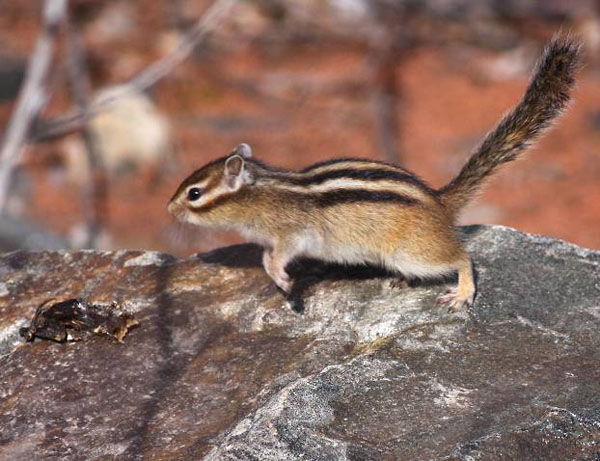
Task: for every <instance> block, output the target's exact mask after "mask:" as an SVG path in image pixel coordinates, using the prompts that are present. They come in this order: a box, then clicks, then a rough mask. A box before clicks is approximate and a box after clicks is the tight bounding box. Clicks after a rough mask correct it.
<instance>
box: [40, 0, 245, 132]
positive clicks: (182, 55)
mask: <svg viewBox="0 0 600 461" xmlns="http://www.w3.org/2000/svg"><path fill="white" fill-rule="evenodd" d="M237 1H239V0H216V1H215V2H214V3H213V4H212V5H211V6H210V7H209V8H208V9H207V10H206V12H205V13H204V14H203V15H202V16H201V17H200V19H198V21H197V22H196V24H195V25H194V26H193V27H192V28H191V29H190V30H189V31H188V32H187V33H186V35H185V36H184V38H183V39H182V41H181V43H180V44H179V46H178V47H177V48H176V49H175V50H174V51H173V52H172V53H171V54H169V55H167V56H165V57H163V58H161V59H159V60H158V61H156V62H154V63H152V64H150V65H149V66H148V67H147V68H146V69H144V70H143V71H142V72H140V73H139V74H138V75H137V76H135V77H133V78H132V79H130V80H129V81H128V82H126V84H124V85H122V86H121V88H123V90H122V91H120V92H118V93H115V94H114V95H113V96H112V97H111V98H110V99H106V100H103V101H100V102H97V103H95V104H93V105H91V106H90V107H88V108H87V110H85V111H84V110H82V109H81V108H80V107H77V108H74V109H72V110H70V111H69V112H67V113H66V114H65V115H62V116H58V117H54V118H52V119H50V120H46V121H43V122H38V123H37V124H36V126H35V128H34V131H33V133H32V136H31V140H32V141H36V142H42V141H47V140H50V139H54V138H57V137H61V136H64V135H66V134H69V133H72V132H74V131H76V130H79V129H81V127H82V126H84V125H85V123H86V122H87V120H88V119H89V117H91V116H93V115H95V114H97V113H99V112H101V111H103V110H106V109H107V108H109V107H110V106H111V105H112V104H113V103H114V102H115V101H117V100H118V99H119V98H121V97H123V96H126V95H128V94H130V93H134V92H141V91H144V90H146V89H148V88H150V87H152V86H153V85H155V84H156V83H157V82H158V81H159V80H161V79H162V78H164V77H166V76H167V75H168V74H169V73H171V72H172V71H173V69H174V68H175V67H176V66H177V65H178V64H179V63H181V62H182V61H184V60H185V59H186V58H187V57H188V56H189V55H190V54H191V53H192V51H193V50H194V48H195V47H196V46H197V45H198V43H200V41H201V40H203V39H204V38H205V37H206V36H207V35H208V34H210V33H211V32H213V31H214V30H215V29H216V28H217V26H218V25H219V24H220V23H221V21H222V20H223V19H224V17H225V15H226V14H227V13H228V12H229V11H230V10H231V8H232V7H233V5H234V4H235V3H236V2H237Z"/></svg>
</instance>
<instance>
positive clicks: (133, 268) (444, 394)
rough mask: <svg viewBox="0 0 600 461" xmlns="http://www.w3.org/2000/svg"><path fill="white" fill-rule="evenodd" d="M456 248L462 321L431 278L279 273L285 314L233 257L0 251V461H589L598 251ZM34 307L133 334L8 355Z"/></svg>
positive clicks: (297, 269) (19, 348) (490, 233)
mask: <svg viewBox="0 0 600 461" xmlns="http://www.w3.org/2000/svg"><path fill="white" fill-rule="evenodd" d="M465 236H466V238H467V239H468V246H469V249H470V252H471V254H472V256H473V259H474V262H475V267H476V273H477V277H478V287H479V294H478V296H477V298H476V301H475V305H474V307H473V308H472V309H471V311H470V312H469V313H468V314H466V313H463V314H448V313H447V312H446V311H444V310H443V309H442V308H440V307H438V306H436V304H435V298H436V296H437V295H438V294H440V292H442V291H443V290H444V289H445V282H428V283H422V284H413V286H411V287H409V288H404V289H400V288H395V287H394V286H393V283H392V282H393V280H394V279H393V278H391V277H390V276H389V275H387V274H383V273H381V272H378V271H375V270H369V269H361V268H350V269H344V268H340V267H332V266H324V265H321V264H318V263H316V262H314V261H313V262H311V261H303V262H301V263H298V264H296V265H294V267H293V268H292V269H291V272H292V273H293V274H294V275H295V276H296V278H297V279H298V280H300V282H299V289H298V293H297V294H296V298H297V299H296V301H295V302H294V307H295V308H296V309H302V308H304V311H303V313H298V312H296V311H294V310H293V309H292V308H291V307H290V305H289V303H288V302H287V301H286V300H284V298H283V297H282V295H281V293H279V292H278V291H277V290H276V288H275V287H274V285H273V284H272V283H271V281H270V279H269V278H268V277H267V276H266V275H265V273H264V272H263V270H262V269H261V268H260V249H259V248H257V247H255V246H252V245H239V246H235V247H230V248H223V249H219V250H216V251H214V252H212V253H209V254H204V255H197V256H192V257H190V258H187V259H184V260H176V259H174V258H172V257H170V256H168V255H164V254H160V253H152V252H140V251H117V252H104V253H103V252H94V251H78V252H41V253H28V252H13V253H8V254H5V255H2V256H0V354H1V356H0V428H1V430H0V459H34V458H35V459H61V460H62V459H67V460H71V459H72V460H75V459H119V460H121V459H142V458H143V459H199V458H205V459H209V460H221V459H231V460H236V459H239V460H246V459H257V460H258V459H260V460H282V459H286V460H290V459H315V460H325V459H328V460H338V459H340V460H341V459H411V460H412V459H445V460H471V459H582V460H584V459H588V460H594V459H598V458H599V457H600V335H599V334H598V332H599V331H600V253H598V252H593V251H588V250H584V249H582V248H578V247H576V246H573V245H569V244H566V243H564V242H560V241H555V240H550V239H545V238H542V237H537V236H531V235H527V234H522V233H519V232H516V231H513V230H511V229H507V228H501V227H472V228H468V229H465ZM446 283H452V280H450V281H446ZM52 297H56V298H57V299H67V298H71V297H83V298H85V299H88V300H89V301H90V302H94V303H97V304H102V303H107V304H108V303H111V302H112V301H118V302H119V303H120V304H121V305H122V306H123V307H125V308H126V309H127V310H128V311H129V312H131V313H132V314H133V315H135V317H136V318H137V319H138V320H139V322H140V325H139V327H138V328H136V329H134V330H132V331H131V332H130V333H129V334H128V335H127V337H126V338H125V340H124V343H123V344H119V343H118V342H116V341H111V340H110V339H108V338H106V337H95V336H93V337H92V338H91V339H89V340H87V341H84V342H75V343H66V344H59V343H53V342H49V341H35V342H34V343H32V344H25V343H24V341H23V340H22V339H21V338H19V337H18V330H19V327H22V326H24V325H26V324H27V322H28V320H29V319H30V318H31V316H32V315H33V313H34V312H35V309H36V307H37V306H38V305H39V304H41V303H42V302H43V301H45V300H46V299H48V298H52ZM298 300H301V301H298Z"/></svg>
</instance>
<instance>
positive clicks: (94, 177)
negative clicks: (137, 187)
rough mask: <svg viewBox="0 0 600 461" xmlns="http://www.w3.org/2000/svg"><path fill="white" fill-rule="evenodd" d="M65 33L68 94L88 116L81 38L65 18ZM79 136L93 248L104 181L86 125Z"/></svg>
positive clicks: (101, 216) (102, 213)
mask: <svg viewBox="0 0 600 461" xmlns="http://www.w3.org/2000/svg"><path fill="white" fill-rule="evenodd" d="M65 19H66V20H65V32H66V38H67V50H68V70H69V79H70V83H71V93H72V95H73V99H74V100H75V104H76V105H77V108H78V109H79V110H80V111H81V112H82V113H83V114H84V117H86V116H87V113H88V110H89V97H90V91H91V85H90V81H89V76H88V72H87V66H86V56H85V50H84V48H83V44H82V39H81V34H80V33H79V31H78V29H77V26H76V24H74V23H73V22H72V21H71V20H70V18H69V16H68V15H66V18H65ZM81 135H82V137H83V141H84V144H85V152H86V155H87V160H88V161H87V165H88V168H89V172H90V178H91V180H90V181H88V182H87V183H86V184H85V190H84V209H85V214H86V221H87V232H86V234H87V235H86V240H87V241H86V242H85V246H86V247H91V248H94V247H95V246H96V240H97V238H98V236H99V234H100V232H101V231H102V228H103V227H104V224H105V220H106V214H107V210H106V195H107V179H106V169H105V166H104V161H103V157H102V152H100V151H99V149H98V144H97V143H96V142H94V139H93V134H92V132H91V130H90V127H89V125H88V124H84V125H83V127H82V130H81Z"/></svg>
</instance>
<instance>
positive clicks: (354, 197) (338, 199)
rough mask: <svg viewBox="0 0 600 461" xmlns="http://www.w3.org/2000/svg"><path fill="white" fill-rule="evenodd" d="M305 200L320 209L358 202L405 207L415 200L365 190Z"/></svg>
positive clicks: (404, 196) (342, 192)
mask: <svg viewBox="0 0 600 461" xmlns="http://www.w3.org/2000/svg"><path fill="white" fill-rule="evenodd" d="M306 195H307V198H311V199H312V200H314V202H315V203H316V205H317V206H318V207H321V208H327V207H331V206H335V205H342V204H346V203H358V202H373V203H384V202H387V203H403V204H405V205H415V204H417V203H418V201H417V200H415V199H413V198H412V197H408V196H406V195H402V194H398V193H396V192H385V191H379V192H374V191H371V190H366V189H338V190H334V191H330V192H322V193H320V194H317V193H315V194H306Z"/></svg>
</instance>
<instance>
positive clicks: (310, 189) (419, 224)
mask: <svg viewBox="0 0 600 461" xmlns="http://www.w3.org/2000/svg"><path fill="white" fill-rule="evenodd" d="M578 57H579V46H578V44H577V43H576V42H574V41H573V40H572V39H569V38H556V39H554V40H553V41H552V42H551V43H550V45H549V46H548V47H547V48H546V50H545V52H544V55H543V57H542V59H541V61H540V63H539V65H538V67H537V70H536V73H535V75H534V77H533V80H532V82H531V83H530V85H529V88H528V89H527V92H526V93H525V96H524V97H523V99H522V101H521V102H520V103H519V104H518V105H517V107H516V108H515V109H514V110H513V111H512V112H511V113H510V114H508V115H507V116H506V117H505V118H504V119H503V120H502V121H501V122H500V124H499V125H498V126H497V128H496V129H495V130H494V131H492V132H491V133H490V134H489V135H488V136H487V137H486V138H485V140H484V141H483V143H482V144H481V146H480V147H479V148H478V149H477V150H476V151H475V153H474V154H473V156H472V157H471V158H470V159H469V161H468V162H467V163H466V165H465V166H464V167H463V169H462V170H461V172H460V173H459V174H458V176H457V177H456V178H455V179H453V180H452V181H451V182H450V183H449V184H448V185H447V186H445V187H443V188H442V189H440V190H439V191H436V190H434V189H432V188H430V187H429V186H428V185H426V184H425V183H424V182H423V181H422V180H420V179H419V178H418V177H417V176H415V175H413V174H412V173H410V172H408V171H406V170H404V169H402V168H400V167H397V166H394V165H389V164H386V163H383V162H375V161H371V160H361V159H338V160H330V161H326V162H322V163H317V164H315V165H312V166H310V167H308V168H305V169H304V170H300V171H289V170H281V169H276V168H273V167H270V166H267V165H264V164H262V163H261V162H258V161H256V160H254V159H253V158H251V149H250V147H249V146H248V145H246V144H240V146H238V147H237V148H236V149H235V150H234V152H233V153H232V154H231V155H229V156H226V157H222V158H220V159H217V160H215V161H214V162H212V163H210V164H208V165H206V166H204V167H203V168H201V169H199V170H197V171H196V172H194V173H193V174H192V175H191V176H190V177H188V178H187V179H186V180H185V181H183V183H182V184H181V185H180V186H179V188H178V190H177V192H176V193H175V195H174V196H173V198H172V199H171V202H170V203H169V211H170V212H171V213H172V214H174V215H175V216H176V217H177V218H178V219H180V220H182V221H186V222H190V223H193V224H197V225H201V226H206V227H212V228H227V229H234V230H237V231H239V232H240V233H242V234H243V235H245V236H246V237H247V238H248V239H250V240H252V241H255V242H258V243H260V244H262V245H264V247H265V252H264V257H263V264H264V267H265V270H266V272H267V273H268V274H269V275H270V276H271V278H273V280H274V281H275V283H276V284H277V285H278V286H279V287H280V288H282V289H283V290H284V291H286V292H289V291H290V290H291V284H292V282H291V280H290V278H289V276H288V274H287V273H286V271H285V267H286V265H287V264H288V263H289V262H290V261H291V260H292V259H294V258H295V257H297V256H302V255H304V256H310V257H315V258H319V259H322V260H326V261H332V262H341V263H368V264H375V265H379V266H384V267H386V268H388V269H390V270H392V271H396V272H399V273H401V274H403V275H404V276H407V277H411V276H412V277H432V276H439V275H442V274H447V273H450V272H453V271H458V287H457V288H456V289H455V290H452V291H451V292H450V293H449V294H447V295H445V296H442V297H441V298H440V301H441V302H442V303H444V304H446V305H448V306H449V307H450V309H451V310H455V309H459V308H463V307H466V306H468V305H470V304H471V303H472V301H473V297H474V294H475V285H474V282H473V273H472V267H471V262H470V259H469V256H468V254H467V252H466V251H465V249H464V247H463V245H462V243H461V242H460V240H459V238H458V236H457V233H456V229H455V227H454V221H455V219H456V215H457V214H458V212H459V211H460V210H461V209H462V208H463V207H464V206H465V205H466V204H467V203H468V201H469V200H471V199H472V197H473V195H474V194H475V192H476V191H477V190H478V189H479V188H480V186H481V184H482V182H483V180H484V179H485V178H486V177H487V176H489V175H490V174H491V173H493V172H494V171H495V169H496V168H497V167H498V166H499V165H501V164H502V163H506V162H509V161H511V160H514V159H515V158H516V157H517V156H518V155H519V154H520V153H521V152H523V151H524V149H525V148H526V147H527V145H528V144H529V143H530V142H531V141H532V140H534V139H535V138H536V137H537V136H538V135H539V134H540V132H541V131H542V130H543V129H544V128H546V127H548V126H549V124H550V122H551V121H552V119H554V118H555V117H556V116H558V115H559V114H560V113H561V112H562V111H563V110H564V108H565V107H566V105H567V103H568V100H569V93H570V90H571V88H572V86H573V83H574V72H575V67H576V64H577V61H578Z"/></svg>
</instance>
